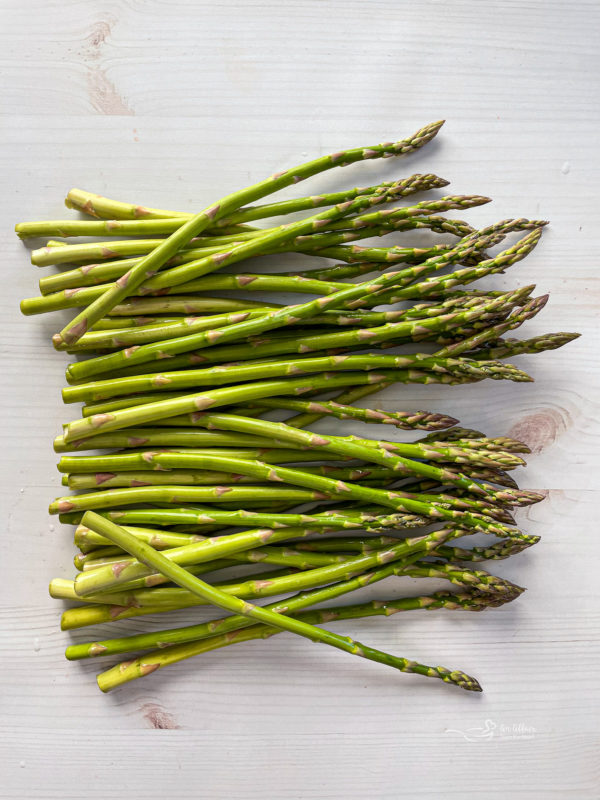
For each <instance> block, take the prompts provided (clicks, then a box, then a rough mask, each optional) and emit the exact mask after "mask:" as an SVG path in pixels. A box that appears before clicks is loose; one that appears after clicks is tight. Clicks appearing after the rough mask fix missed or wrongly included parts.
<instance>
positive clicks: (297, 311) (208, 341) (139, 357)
mask: <svg viewBox="0 0 600 800" xmlns="http://www.w3.org/2000/svg"><path fill="white" fill-rule="evenodd" d="M531 235H532V234H528V236H531ZM473 237H474V235H471V236H469V237H466V238H465V239H463V240H461V241H460V242H459V243H458V245H457V246H456V247H455V248H454V249H453V250H452V251H450V252H448V253H445V254H444V255H441V256H436V257H434V258H430V259H428V260H427V261H425V262H423V264H421V265H420V270H421V273H423V271H424V270H426V269H431V270H438V269H442V268H443V267H444V266H447V265H449V264H452V263H454V262H456V261H459V260H460V259H462V258H464V257H465V256H466V255H468V254H469V253H472V252H474V251H475V250H477V248H478V247H482V246H485V243H486V242H487V237H486V236H482V237H475V238H473ZM525 238H527V237H525ZM511 250H513V248H511ZM501 256H502V254H500V256H498V257H497V259H501ZM513 256H514V253H513ZM511 257H512V256H511ZM412 269H415V268H412ZM398 274H400V275H402V273H398ZM398 274H393V275H392V276H391V277H390V276H388V275H387V274H385V275H380V276H378V277H377V278H374V279H373V280H372V281H368V282H366V283H361V284H355V285H351V286H348V288H347V289H343V290H340V291H338V292H335V293H334V294H330V295H327V296H325V297H320V298H317V299H316V300H312V301H309V302H307V303H302V304H301V305H296V306H294V307H293V308H291V309H290V308H289V307H288V308H284V309H280V310H277V311H272V312H269V313H267V314H265V315H264V316H263V317H261V318H260V319H256V320H247V321H245V322H240V323H236V324H234V325H229V326H225V327H222V328H219V329H218V330H216V331H208V332H201V333H196V334H193V335H191V336H185V337H180V338H179V339H171V340H169V341H168V342H164V343H161V344H160V346H159V345H158V343H156V344H147V345H143V346H142V347H140V348H138V349H137V350H136V351H135V352H134V353H130V354H129V356H127V355H125V354H124V351H123V352H122V353H114V354H111V355H110V356H100V357H98V358H94V359H89V360H88V361H85V362H79V363H78V364H73V365H71V366H70V367H69V370H68V371H69V375H70V377H71V378H72V379H75V380H79V379H82V378H86V377H90V376H92V375H97V374H99V373H101V372H106V371H108V370H112V369H121V368H122V367H125V366H131V365H133V364H142V363H147V362H148V361H151V360H155V359H156V358H157V357H158V355H159V353H161V354H162V357H164V356H165V354H168V355H176V354H178V353H181V352H186V351H188V352H189V351H190V350H196V349H200V348H205V347H210V346H213V345H215V344H217V342H218V343H219V344H220V345H221V344H227V343H230V342H233V341H237V340H239V339H240V338H244V337H247V336H252V335H255V334H258V333H262V332H264V331H267V330H272V329H274V328H278V327H281V326H283V325H290V324H295V323H296V322H298V321H300V320H302V319H309V318H310V317H313V316H315V315H317V314H321V313H323V310H324V309H328V310H329V309H334V308H339V307H340V306H342V305H347V304H348V303H350V302H358V301H360V302H363V303H364V302H365V296H367V295H369V294H370V293H372V292H374V291H377V290H379V289H384V288H390V287H392V286H395V284H396V283H397V280H398Z"/></svg>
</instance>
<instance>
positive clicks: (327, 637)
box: [86, 512, 481, 691]
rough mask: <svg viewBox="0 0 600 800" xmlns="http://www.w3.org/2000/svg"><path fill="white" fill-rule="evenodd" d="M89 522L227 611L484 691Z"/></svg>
mask: <svg viewBox="0 0 600 800" xmlns="http://www.w3.org/2000/svg"><path fill="white" fill-rule="evenodd" d="M86 517H87V518H88V520H87V521H88V522H92V523H93V527H96V528H100V532H101V533H103V534H104V535H105V536H107V538H109V539H111V540H112V541H114V542H115V544H118V545H119V546H124V549H126V550H127V551H128V552H130V553H131V554H132V555H135V556H139V557H140V558H143V559H144V560H146V561H148V562H150V563H151V564H153V565H155V566H156V567H157V568H158V569H159V570H160V571H162V572H163V574H165V575H166V576H167V577H169V578H170V579H171V580H173V581H174V582H175V583H177V584H179V585H181V586H183V587H185V588H186V589H188V590H189V591H190V592H192V593H193V594H195V595H197V596H198V597H201V598H203V599H206V600H208V601H210V602H211V603H212V604H213V605H216V606H218V607H219V608H224V609H225V610H227V611H232V612H234V613H239V614H242V615H243V616H244V617H250V618H251V619H255V620H257V621H258V622H261V623H264V624H267V625H271V626H274V627H277V628H278V629H281V630H287V631H290V632H292V633H296V634H298V635H299V636H303V637H305V638H307V639H310V640H311V641H319V642H322V643H324V644H328V645H330V646H332V647H336V648H337V649H339V650H343V651H344V652H347V653H349V654H351V655H358V656H360V657H361V658H367V659H369V660H371V661H377V662H379V663H382V664H386V665H388V666H391V667H394V668H396V669H398V670H400V671H402V672H416V673H419V674H422V675H425V676H427V677H437V678H441V679H442V680H444V681H446V682H450V683H454V684H456V685H457V686H460V687H461V688H463V689H467V690H470V691H481V687H480V686H479V684H478V683H477V681H476V680H475V679H473V678H470V677H469V676H468V675H466V674H465V673H463V672H458V671H455V672H450V670H447V669H442V668H439V667H438V668H437V669H436V668H432V667H426V666H423V665H421V664H417V663H415V662H412V661H408V660H407V659H403V658H396V657H394V656H391V655H389V654H387V653H383V652H382V651H380V650H376V649H375V648H371V647H367V646H366V645H363V644H361V643H360V642H356V641H354V640H353V639H351V638H350V637H341V636H337V635H335V634H331V633H330V632H329V631H326V630H324V629H322V628H318V627H316V626H314V625H310V624H309V623H306V622H302V621H300V620H297V619H294V618H292V617H287V616H285V615H282V614H275V613H274V612H272V611H268V610H265V609H264V608H261V607H260V606H257V605H254V604H253V603H249V602H248V601H244V600H240V599H238V598H237V597H235V596H233V595H227V594H226V593H224V592H221V591H220V590H218V589H216V588H215V587H211V586H210V584H208V583H205V582H204V581H202V580H200V579H199V578H196V577H195V576H193V575H190V574H189V573H188V572H187V571H186V570H185V569H183V568H182V567H179V566H177V565H176V564H173V563H171V562H170V561H169V560H168V559H166V558H164V557H163V556H162V555H161V553H159V552H158V551H156V550H153V549H152V548H151V547H150V546H149V545H147V544H145V542H141V541H139V540H138V539H136V538H135V536H131V534H129V533H127V531H124V530H122V529H121V528H119V527H118V526H117V525H114V524H113V523H110V522H108V521H107V520H105V519H102V518H101V517H99V518H97V519H96V517H95V515H94V514H93V512H91V513H89V512H88V514H87V515H86Z"/></svg>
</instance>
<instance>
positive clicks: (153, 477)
mask: <svg viewBox="0 0 600 800" xmlns="http://www.w3.org/2000/svg"><path fill="white" fill-rule="evenodd" d="M236 465H237V461H236ZM303 471H304V472H306V473H308V474H316V475H324V476H326V477H328V478H331V479H332V480H341V481H357V480H360V481H361V482H363V483H367V484H369V485H373V484H374V483H378V484H379V483H382V482H383V481H385V480H390V479H394V480H395V479H396V476H395V474H394V473H393V472H392V471H391V470H387V469H384V468H383V467H371V468H367V469H365V468H357V467H346V468H344V467H332V466H329V465H327V464H325V465H323V466H320V465H319V466H311V467H305V468H303ZM161 472H162V471H161ZM161 472H154V471H153V470H149V469H145V470H138V471H127V472H118V473H110V472H96V473H69V475H68V476H66V477H67V482H66V484H65V485H67V486H68V487H69V489H97V488H98V487H99V486H102V487H103V488H104V489H109V488H114V487H127V486H128V487H136V486H149V485H157V484H163V483H168V484H170V485H171V486H172V485H177V486H210V485H215V484H216V485H221V486H222V485H223V484H231V483H252V482H254V483H256V480H255V479H254V478H253V477H252V476H251V475H243V474H240V472H239V471H238V472H223V471H221V472H219V471H211V470H209V469H204V468H200V469H187V470H186V469H170V470H169V471H168V473H167V474H166V475H165V474H161Z"/></svg>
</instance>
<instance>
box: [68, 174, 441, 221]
mask: <svg viewBox="0 0 600 800" xmlns="http://www.w3.org/2000/svg"><path fill="white" fill-rule="evenodd" d="M393 185H395V186H396V187H397V189H396V191H397V194H398V196H401V197H404V196H405V195H408V194H412V193H413V192H416V191H421V190H423V189H436V188H442V187H444V186H447V185H448V181H446V180H444V179H443V178H438V176H437V175H431V174H428V175H412V176H411V177H410V178H405V179H404V180H403V181H395V182H393V183H384V184H379V185H378V186H369V187H364V188H361V189H346V190H345V191H341V192H334V193H330V194H322V195H313V196H312V197H300V198H296V199H294V200H283V201H280V202H279V203H269V204H266V205H261V206H255V207H254V208H253V207H248V206H246V207H245V208H242V209H240V210H239V211H236V212H234V213H233V214H230V215H229V217H225V218H223V219H220V220H218V221H217V222H216V223H215V225H214V227H216V228H220V227H224V226H229V225H232V224H233V225H235V224H238V223H240V222H250V221H253V220H257V219H265V218H266V217H276V216H283V215H285V214H292V213H295V212H297V211H307V210H310V209H311V208H319V207H321V206H329V205H335V204H336V203H342V202H344V200H353V199H354V198H355V197H357V196H358V195H360V194H373V192H374V191H376V190H377V189H379V188H380V187H381V186H384V187H386V188H388V187H392V186H393ZM65 205H66V206H67V208H76V209H78V210H79V211H83V212H85V213H86V214H90V215H91V216H93V217H101V218H104V219H111V218H113V219H134V220H138V219H145V220H146V219H168V218H171V217H179V218H180V219H190V218H191V217H192V216H193V215H192V214H186V213H185V212H180V211H164V210H161V209H157V208H148V207H147V206H140V205H137V204H133V203H122V202H119V201H117V200H110V199H109V198H107V197H102V196H101V195H98V194H92V193H91V192H86V191H84V190H82V189H71V191H70V192H69V193H68V194H67V197H66V199H65Z"/></svg>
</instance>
